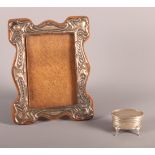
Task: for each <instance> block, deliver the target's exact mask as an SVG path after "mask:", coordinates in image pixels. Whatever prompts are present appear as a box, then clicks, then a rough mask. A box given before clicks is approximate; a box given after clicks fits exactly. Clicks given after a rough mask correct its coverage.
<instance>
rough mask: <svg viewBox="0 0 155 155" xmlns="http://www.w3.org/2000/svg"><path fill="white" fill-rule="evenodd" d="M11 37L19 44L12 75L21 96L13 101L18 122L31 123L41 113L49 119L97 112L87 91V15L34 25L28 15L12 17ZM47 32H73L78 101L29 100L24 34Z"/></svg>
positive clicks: (76, 117) (86, 116)
mask: <svg viewBox="0 0 155 155" xmlns="http://www.w3.org/2000/svg"><path fill="white" fill-rule="evenodd" d="M8 29H9V40H10V42H11V43H12V44H13V45H14V46H15V47H16V56H15V60H14V63H13V67H12V75H13V79H14V82H15V85H16V87H17V90H18V97H17V99H16V101H15V103H14V104H13V118H14V122H15V123H16V124H30V123H33V122H35V121H37V120H38V119H39V118H40V117H45V118H47V119H52V118H60V117H62V116H68V117H69V118H71V119H73V120H88V119H91V118H92V117H93V115H94V110H93V100H92V98H91V97H90V96H89V95H88V94H87V92H86V83H87V79H88V75H89V70H90V67H89V62H88V60H87V57H86V55H85V51H84V47H83V43H84V41H85V40H86V39H87V38H88V37H89V21H88V18H87V17H84V16H77V17H69V18H67V19H66V20H65V21H64V23H57V22H55V21H52V20H47V21H44V22H42V23H41V24H39V25H34V24H33V23H32V21H31V20H29V19H11V20H9V22H8ZM44 33H74V40H75V43H74V45H75V60H76V76H77V102H78V103H77V104H75V105H72V106H66V107H61V108H50V107H49V108H44V109H35V108H30V107H29V103H28V85H27V68H26V51H25V50H26V47H25V36H26V35H32V34H44Z"/></svg>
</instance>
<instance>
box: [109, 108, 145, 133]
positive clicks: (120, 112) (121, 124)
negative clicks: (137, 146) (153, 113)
mask: <svg viewBox="0 0 155 155" xmlns="http://www.w3.org/2000/svg"><path fill="white" fill-rule="evenodd" d="M143 116H144V113H143V112H142V111H139V110H135V109H117V110H114V111H113V112H112V125H113V127H114V128H115V131H116V133H115V135H118V133H119V130H136V131H137V135H139V134H140V132H139V131H140V129H141V127H142V119H143Z"/></svg>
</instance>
